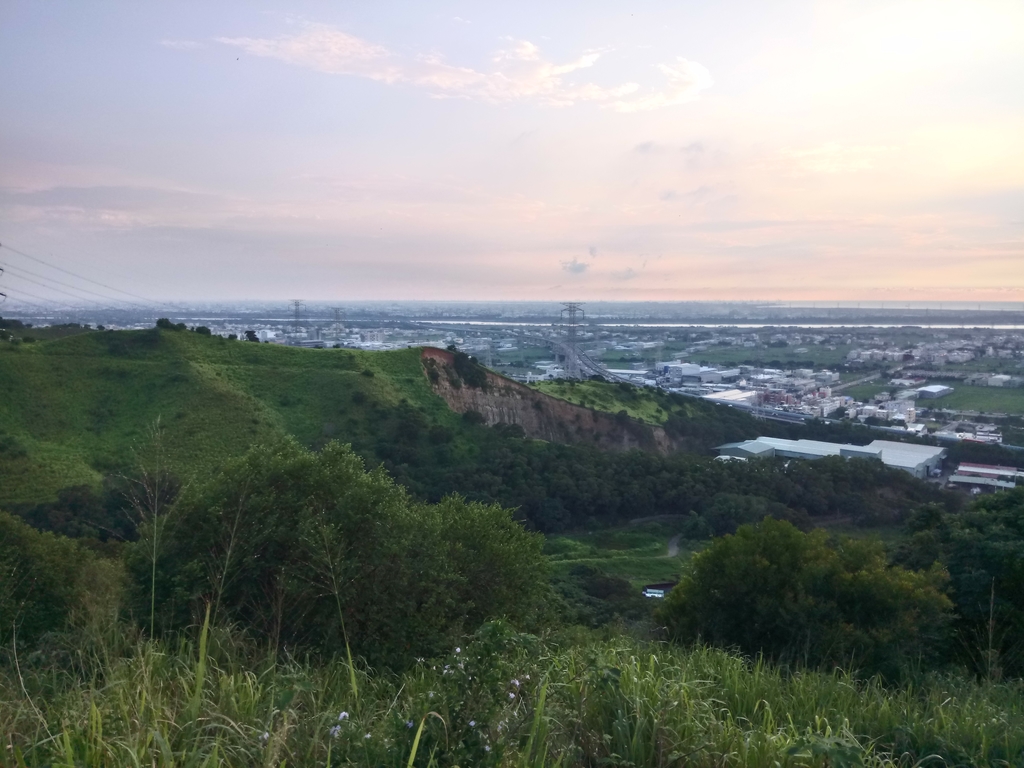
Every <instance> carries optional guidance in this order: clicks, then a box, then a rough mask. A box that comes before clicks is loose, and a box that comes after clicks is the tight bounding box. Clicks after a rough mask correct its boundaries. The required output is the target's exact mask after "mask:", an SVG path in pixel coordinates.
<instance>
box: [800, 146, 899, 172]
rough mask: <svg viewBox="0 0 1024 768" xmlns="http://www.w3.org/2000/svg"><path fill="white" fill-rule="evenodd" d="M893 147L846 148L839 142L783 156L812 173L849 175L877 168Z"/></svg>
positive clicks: (801, 168)
mask: <svg viewBox="0 0 1024 768" xmlns="http://www.w3.org/2000/svg"><path fill="white" fill-rule="evenodd" d="M893 149H894V148H893V147H860V146H854V147H851V146H844V145H842V144H839V143H837V142H828V143H827V144H822V145H821V146H819V147H813V148H811V149H788V150H783V153H782V154H783V155H784V156H786V157H788V158H791V159H792V160H794V161H795V162H796V165H797V167H798V168H800V170H803V171H810V172H812V173H848V172H850V171H867V170H870V169H872V168H874V167H875V165H876V163H877V161H878V160H879V159H880V158H881V157H882V156H883V155H885V154H886V153H888V152H892V151H893Z"/></svg>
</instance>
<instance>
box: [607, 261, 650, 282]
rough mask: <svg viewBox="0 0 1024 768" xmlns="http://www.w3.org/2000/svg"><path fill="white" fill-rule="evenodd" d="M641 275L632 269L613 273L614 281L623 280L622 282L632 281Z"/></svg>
mask: <svg viewBox="0 0 1024 768" xmlns="http://www.w3.org/2000/svg"><path fill="white" fill-rule="evenodd" d="M646 263H647V262H644V264H646ZM639 274H640V273H639V272H637V271H636V270H635V269H633V268H632V267H629V268H627V269H624V270H622V271H621V272H612V279H613V280H622V281H625V280H632V279H633V278H635V277H637V276H638V275H639Z"/></svg>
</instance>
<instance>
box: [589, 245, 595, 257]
mask: <svg viewBox="0 0 1024 768" xmlns="http://www.w3.org/2000/svg"><path fill="white" fill-rule="evenodd" d="M587 251H588V253H590V258H592V259H593V258H595V257H596V256H597V246H596V245H592V246H590V248H588V249H587Z"/></svg>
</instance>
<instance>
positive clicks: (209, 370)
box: [0, 329, 456, 504]
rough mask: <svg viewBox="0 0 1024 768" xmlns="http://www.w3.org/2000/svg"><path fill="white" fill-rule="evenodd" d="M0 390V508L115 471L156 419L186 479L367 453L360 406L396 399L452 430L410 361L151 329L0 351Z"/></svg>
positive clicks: (415, 357)
mask: <svg viewBox="0 0 1024 768" xmlns="http://www.w3.org/2000/svg"><path fill="white" fill-rule="evenodd" d="M0 390H2V391H3V392H4V400H3V404H2V407H0V479H2V480H3V482H2V483H0V504H5V503H17V502H32V501H37V500H41V499H47V498H51V497H53V496H54V495H55V494H56V492H57V491H58V490H59V489H60V488H63V487H66V486H69V485H75V484H95V483H97V482H98V481H99V479H100V478H101V476H102V475H103V474H104V473H108V472H111V471H115V470H120V469H123V468H125V467H126V466H127V465H129V464H130V463H131V459H132V446H133V445H136V444H139V443H140V442H141V441H144V440H145V437H146V434H147V430H149V429H150V428H151V426H152V424H153V423H154V422H155V421H156V420H157V419H158V418H159V419H160V421H161V423H162V425H163V427H164V429H165V438H164V447H165V450H166V452H167V460H168V463H169V465H170V466H171V467H173V468H174V469H175V470H176V471H178V472H180V473H182V474H183V475H186V476H191V475H196V474H198V475H202V474H205V473H207V472H209V471H211V470H213V469H216V467H217V466H219V465H220V463H222V462H223V460H224V459H225V458H227V457H229V456H234V455H238V454H239V453H241V452H242V451H244V450H245V449H247V448H248V447H249V446H250V445H252V444H253V443H256V442H261V441H265V440H267V439H270V438H273V437H274V436H277V435H282V434H291V435H294V436H296V437H297V438H298V439H299V440H300V441H301V442H303V443H305V444H312V443H314V442H315V441H317V440H319V439H324V438H331V437H339V438H341V439H343V440H346V441H351V442H353V443H360V442H362V443H367V442H368V441H370V440H372V438H373V433H374V425H373V421H374V409H373V407H374V406H383V407H389V406H391V407H393V406H396V405H398V404H399V403H401V402H402V401H405V402H406V403H408V404H409V405H410V406H412V407H415V408H417V409H420V410H422V411H423V412H425V413H426V414H428V415H429V418H430V420H432V421H435V422H440V423H446V422H447V423H451V422H454V421H456V417H455V416H454V415H453V414H451V413H450V412H449V411H448V409H447V407H446V406H445V404H444V402H443V401H442V400H441V399H440V398H438V397H436V396H435V395H434V394H433V392H432V391H431V390H430V388H429V386H428V384H427V382H426V380H425V378H424V377H423V374H422V369H421V367H420V363H419V351H418V350H405V351H400V352H391V353H384V354H382V353H364V352H358V351H349V350H301V349H291V348H286V347H280V346H276V345H268V344H262V345H257V344H246V343H242V342H232V341H227V340H224V339H221V338H218V337H209V336H202V335H199V334H194V333H189V332H167V331H156V330H155V329H154V330H148V331H134V332H118V333H87V334H81V335H78V336H74V337H70V338H65V339H61V340H58V341H52V342H41V343H36V344H30V345H25V344H22V345H19V346H13V345H7V344H4V345H0ZM357 393H358V394H357ZM356 401H359V402H356ZM368 406H369V407H368Z"/></svg>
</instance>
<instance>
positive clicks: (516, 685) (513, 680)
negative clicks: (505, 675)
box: [512, 678, 519, 688]
mask: <svg viewBox="0 0 1024 768" xmlns="http://www.w3.org/2000/svg"><path fill="white" fill-rule="evenodd" d="M512 685H514V686H515V687H516V688H518V687H519V681H518V680H516V679H515V678H512Z"/></svg>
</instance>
